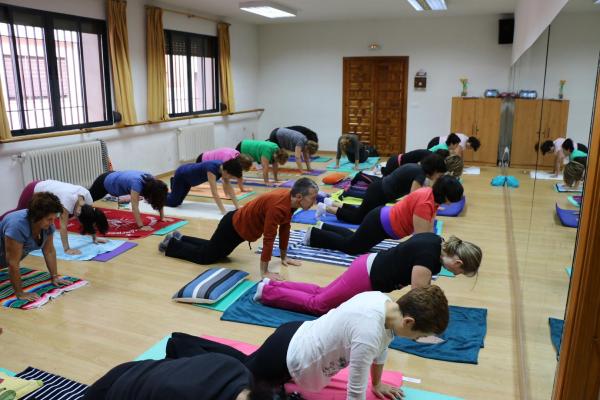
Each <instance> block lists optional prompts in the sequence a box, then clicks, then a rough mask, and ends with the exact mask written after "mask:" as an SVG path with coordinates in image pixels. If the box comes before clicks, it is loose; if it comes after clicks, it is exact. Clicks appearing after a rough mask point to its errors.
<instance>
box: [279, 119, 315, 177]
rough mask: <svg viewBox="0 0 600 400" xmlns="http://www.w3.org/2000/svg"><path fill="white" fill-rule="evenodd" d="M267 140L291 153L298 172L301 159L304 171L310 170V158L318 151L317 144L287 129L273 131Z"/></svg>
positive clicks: (300, 166) (299, 133)
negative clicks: (304, 165)
mask: <svg viewBox="0 0 600 400" xmlns="http://www.w3.org/2000/svg"><path fill="white" fill-rule="evenodd" d="M268 140H269V141H270V142H273V143H275V144H277V145H278V146H279V147H280V148H282V149H286V150H289V151H293V152H294V153H295V156H296V165H297V166H298V169H299V170H302V159H304V162H305V163H306V170H307V171H310V170H311V168H310V156H311V155H313V154H315V153H316V152H317V150H318V149H319V144H318V143H317V142H315V141H313V140H308V138H307V137H306V136H304V135H303V134H302V133H301V132H298V131H295V130H292V129H288V128H277V129H273V131H272V132H271V134H270V135H269V139H268Z"/></svg>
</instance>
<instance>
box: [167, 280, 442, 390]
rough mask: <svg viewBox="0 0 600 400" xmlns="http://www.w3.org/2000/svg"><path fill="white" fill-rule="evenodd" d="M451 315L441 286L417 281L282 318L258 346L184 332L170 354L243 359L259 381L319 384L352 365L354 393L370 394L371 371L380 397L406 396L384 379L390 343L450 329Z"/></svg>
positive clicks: (306, 386)
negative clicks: (302, 317) (390, 292)
mask: <svg viewBox="0 0 600 400" xmlns="http://www.w3.org/2000/svg"><path fill="white" fill-rule="evenodd" d="M448 321H449V308H448V300H447V299H446V296H445V295H444V292H443V291H442V289H440V288H439V287H437V286H428V287H422V288H416V289H412V290H411V291H409V292H408V293H406V294H405V295H404V296H402V297H400V299H398V301H396V302H394V301H392V300H391V299H390V298H389V297H388V296H387V295H385V294H383V293H381V292H365V293H360V294H358V295H356V296H354V297H352V298H351V299H350V300H348V301H346V302H344V303H342V304H341V305H340V306H339V307H337V308H335V309H332V310H331V311H330V312H328V313H327V314H325V315H323V316H322V317H319V318H317V319H316V320H314V321H307V322H288V323H285V324H283V325H281V326H280V327H279V328H277V329H276V330H275V332H273V334H271V336H269V337H268V338H267V340H265V342H264V343H263V345H262V346H261V347H259V348H258V349H257V350H256V351H255V352H254V353H252V354H250V355H245V354H243V353H241V352H240V351H238V350H236V349H233V348H231V347H229V346H226V345H223V344H220V343H216V342H213V341H210V340H208V339H203V338H199V337H194V336H190V335H186V334H182V333H174V334H173V335H172V336H171V339H170V340H169V343H168V344H167V357H171V358H179V357H190V356H193V355H194V354H198V353H203V352H206V351H209V352H215V353H224V354H227V355H231V356H233V357H236V358H237V359H238V360H240V361H241V362H242V363H244V365H245V366H246V367H247V368H248V369H249V370H250V372H252V374H253V375H254V379H255V381H256V383H257V384H263V383H264V384H266V385H271V386H273V387H278V386H281V385H283V384H285V383H286V382H288V381H291V380H293V381H294V382H295V383H296V384H297V385H298V386H300V388H302V389H304V390H307V391H311V392H318V391H320V390H321V389H323V388H324V387H325V386H327V385H328V384H329V382H330V381H331V378H332V377H334V376H335V375H336V374H337V373H338V372H339V371H341V370H342V369H344V368H346V367H348V368H349V374H348V386H347V389H346V390H347V394H346V396H347V397H346V398H347V399H364V398H365V397H366V394H367V390H368V389H367V384H368V381H369V374H370V375H371V384H372V389H371V390H372V391H373V393H374V394H375V395H376V396H377V397H379V398H402V397H403V392H402V389H400V388H396V387H392V386H390V385H387V384H385V383H383V382H381V375H382V373H383V367H384V364H385V361H386V358H387V351H388V350H387V348H388V346H389V345H390V343H391V342H392V340H393V339H394V335H396V336H400V337H405V338H408V339H413V340H416V339H419V338H422V337H427V336H431V335H434V334H435V335H439V334H441V333H443V332H444V331H445V330H446V328H447V326H448Z"/></svg>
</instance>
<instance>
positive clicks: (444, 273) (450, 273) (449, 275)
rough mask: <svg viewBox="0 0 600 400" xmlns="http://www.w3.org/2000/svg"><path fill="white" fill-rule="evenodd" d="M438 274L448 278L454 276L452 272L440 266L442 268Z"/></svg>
mask: <svg viewBox="0 0 600 400" xmlns="http://www.w3.org/2000/svg"><path fill="white" fill-rule="evenodd" d="M438 276H447V277H449V278H454V274H453V273H452V272H450V271H448V270H447V269H446V268H444V267H442V270H441V271H440V273H439V274H438Z"/></svg>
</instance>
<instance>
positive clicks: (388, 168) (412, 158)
mask: <svg viewBox="0 0 600 400" xmlns="http://www.w3.org/2000/svg"><path fill="white" fill-rule="evenodd" d="M431 154H437V155H439V156H442V157H444V158H446V157H448V156H449V155H450V152H449V151H448V150H444V149H439V150H438V151H436V152H435V153H432V152H431V151H429V150H427V149H417V150H411V151H409V152H407V153H400V154H392V155H391V156H390V157H389V158H388V160H387V161H386V163H385V166H384V167H382V168H381V175H382V176H388V175H389V174H391V173H392V172H394V171H395V170H396V168H398V167H400V166H402V165H405V164H417V163H419V162H421V161H422V160H423V159H424V158H425V157H427V156H430V155H431Z"/></svg>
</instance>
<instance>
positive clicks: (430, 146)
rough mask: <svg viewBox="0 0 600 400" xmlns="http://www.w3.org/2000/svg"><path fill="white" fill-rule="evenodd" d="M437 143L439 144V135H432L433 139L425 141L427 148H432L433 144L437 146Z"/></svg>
mask: <svg viewBox="0 0 600 400" xmlns="http://www.w3.org/2000/svg"><path fill="white" fill-rule="evenodd" d="M438 144H440V137H439V136H437V137H434V138H433V139H431V140H430V141H429V143H427V149H430V148H432V147H433V146H437V145H438Z"/></svg>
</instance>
